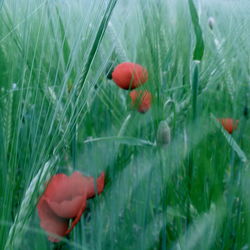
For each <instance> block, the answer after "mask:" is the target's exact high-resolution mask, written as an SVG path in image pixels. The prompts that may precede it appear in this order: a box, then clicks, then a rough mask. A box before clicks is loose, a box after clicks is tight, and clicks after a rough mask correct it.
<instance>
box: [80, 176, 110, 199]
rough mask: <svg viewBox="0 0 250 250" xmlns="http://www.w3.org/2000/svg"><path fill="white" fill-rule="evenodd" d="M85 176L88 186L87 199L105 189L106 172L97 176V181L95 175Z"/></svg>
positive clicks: (86, 185)
mask: <svg viewBox="0 0 250 250" xmlns="http://www.w3.org/2000/svg"><path fill="white" fill-rule="evenodd" d="M85 178H86V180H85V181H86V182H85V187H87V190H86V192H87V199H89V198H93V197H94V196H95V195H96V194H97V193H98V194H100V193H101V192H102V191H103V189H104V182H105V174H104V172H102V173H101V175H100V176H99V177H98V178H97V180H96V183H95V180H94V178H93V177H85ZM87 178H88V179H87ZM87 182H88V184H87ZM96 189H97V190H96ZM96 191H97V192H96Z"/></svg>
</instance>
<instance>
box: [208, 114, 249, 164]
mask: <svg viewBox="0 0 250 250" xmlns="http://www.w3.org/2000/svg"><path fill="white" fill-rule="evenodd" d="M211 118H212V120H213V121H214V123H215V125H216V127H217V128H219V129H220V130H221V133H222V134H223V135H224V137H225V139H226V140H227V142H228V144H229V146H230V147H231V148H232V149H233V150H234V151H235V153H236V154H237V155H238V157H239V159H240V160H241V161H242V163H247V162H248V159H247V157H246V154H245V153H244V151H243V150H242V149H241V148H240V146H239V145H238V144H237V142H236V141H235V140H234V138H233V137H232V136H231V135H230V134H228V133H227V132H226V130H225V129H224V128H223V127H222V125H221V124H220V123H219V122H218V121H217V120H216V118H215V116H214V115H213V114H211Z"/></svg>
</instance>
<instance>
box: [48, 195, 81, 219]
mask: <svg viewBox="0 0 250 250" xmlns="http://www.w3.org/2000/svg"><path fill="white" fill-rule="evenodd" d="M46 201H47V203H48V205H49V206H50V208H51V209H52V210H53V212H54V213H55V214H56V215H57V216H60V217H63V218H74V217H76V215H77V213H78V211H79V210H80V209H81V207H82V204H83V203H86V197H84V196H76V197H74V198H73V199H72V200H65V201H62V202H55V201H51V200H49V199H46Z"/></svg>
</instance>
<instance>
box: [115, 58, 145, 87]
mask: <svg viewBox="0 0 250 250" xmlns="http://www.w3.org/2000/svg"><path fill="white" fill-rule="evenodd" d="M112 79H113V81H114V82H115V83H116V84H117V85H118V86H119V87H120V88H122V89H134V88H137V87H139V86H140V85H142V84H144V83H145V82H146V81H147V80H148V72H147V70H146V69H145V68H143V67H142V66H141V65H139V64H136V63H130V62H124V63H121V64H119V65H117V66H116V67H115V69H114V71H113V72H112Z"/></svg>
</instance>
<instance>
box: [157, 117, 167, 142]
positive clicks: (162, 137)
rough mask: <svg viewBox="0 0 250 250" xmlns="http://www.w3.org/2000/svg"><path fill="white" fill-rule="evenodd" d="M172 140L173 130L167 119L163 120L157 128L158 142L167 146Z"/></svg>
mask: <svg viewBox="0 0 250 250" xmlns="http://www.w3.org/2000/svg"><path fill="white" fill-rule="evenodd" d="M170 141H171V130H170V128H169V126H168V123H167V122H166V121H161V122H160V124H159V127H158V130H157V137H156V143H157V145H158V146H167V145H168V144H169V143H170Z"/></svg>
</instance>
